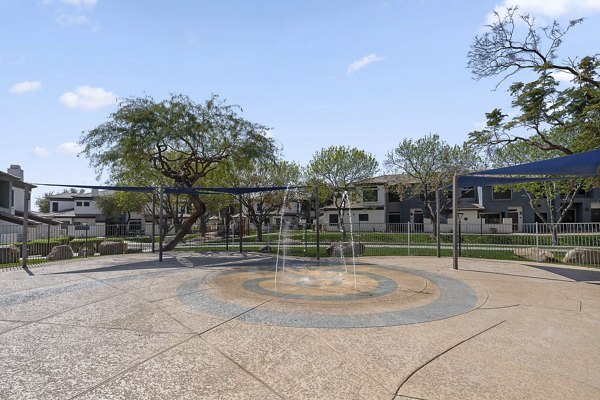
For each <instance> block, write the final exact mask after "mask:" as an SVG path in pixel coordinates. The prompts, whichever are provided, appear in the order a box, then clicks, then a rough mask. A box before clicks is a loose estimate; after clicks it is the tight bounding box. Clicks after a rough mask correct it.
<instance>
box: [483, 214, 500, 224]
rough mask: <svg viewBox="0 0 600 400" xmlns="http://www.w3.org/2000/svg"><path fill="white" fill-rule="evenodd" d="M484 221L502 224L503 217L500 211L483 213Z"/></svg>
mask: <svg viewBox="0 0 600 400" xmlns="http://www.w3.org/2000/svg"><path fill="white" fill-rule="evenodd" d="M483 221H484V222H485V223H486V224H500V223H501V217H500V214H499V213H495V214H484V215H483Z"/></svg>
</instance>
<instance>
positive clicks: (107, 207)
mask: <svg viewBox="0 0 600 400" xmlns="http://www.w3.org/2000/svg"><path fill="white" fill-rule="evenodd" d="M147 202H148V198H147V196H146V195H144V194H143V193H135V192H122V191H118V192H108V193H101V194H100V195H99V196H98V197H96V205H97V207H98V208H99V209H100V211H101V212H102V215H104V217H106V219H107V220H113V221H116V220H120V221H122V222H123V223H124V224H127V223H128V222H129V220H130V219H131V213H132V212H142V211H143V209H144V207H145V206H146V204H147Z"/></svg>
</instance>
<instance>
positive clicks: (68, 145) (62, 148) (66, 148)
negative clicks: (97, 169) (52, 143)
mask: <svg viewBox="0 0 600 400" xmlns="http://www.w3.org/2000/svg"><path fill="white" fill-rule="evenodd" d="M57 150H58V152H59V153H60V154H68V155H77V154H79V153H81V150H83V148H82V147H81V146H80V145H79V144H77V143H75V142H64V143H61V144H60V145H59V146H58V147H57Z"/></svg>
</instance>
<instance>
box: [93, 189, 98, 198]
mask: <svg viewBox="0 0 600 400" xmlns="http://www.w3.org/2000/svg"><path fill="white" fill-rule="evenodd" d="M92 197H98V189H92Z"/></svg>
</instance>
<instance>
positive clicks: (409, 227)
mask: <svg viewBox="0 0 600 400" xmlns="http://www.w3.org/2000/svg"><path fill="white" fill-rule="evenodd" d="M410 225H411V223H410V221H408V255H409V256H410Z"/></svg>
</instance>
